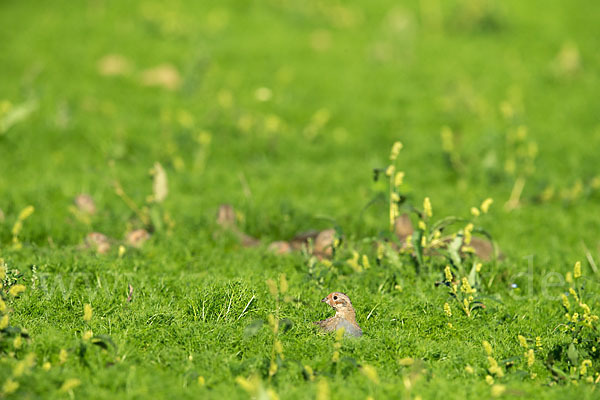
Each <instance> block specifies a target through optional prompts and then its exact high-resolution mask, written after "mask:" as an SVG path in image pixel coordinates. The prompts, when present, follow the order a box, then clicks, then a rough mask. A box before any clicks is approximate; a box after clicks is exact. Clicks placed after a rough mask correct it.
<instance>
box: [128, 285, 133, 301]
mask: <svg viewBox="0 0 600 400" xmlns="http://www.w3.org/2000/svg"><path fill="white" fill-rule="evenodd" d="M127 287H128V289H129V294H128V295H127V302H128V303H131V301H132V300H133V286H131V283H129V284H128V285H127Z"/></svg>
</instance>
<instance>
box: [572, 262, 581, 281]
mask: <svg viewBox="0 0 600 400" xmlns="http://www.w3.org/2000/svg"><path fill="white" fill-rule="evenodd" d="M579 277H581V261H577V262H576V263H575V267H573V278H575V279H577V278H579Z"/></svg>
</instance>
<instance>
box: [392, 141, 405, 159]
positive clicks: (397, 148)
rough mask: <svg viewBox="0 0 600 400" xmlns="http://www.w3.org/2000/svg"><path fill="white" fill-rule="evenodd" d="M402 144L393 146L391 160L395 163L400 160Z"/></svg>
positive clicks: (395, 143)
mask: <svg viewBox="0 0 600 400" xmlns="http://www.w3.org/2000/svg"><path fill="white" fill-rule="evenodd" d="M402 147H403V146H402V142H394V145H393V146H392V151H391V152H390V160H392V161H394V160H395V159H397V158H398V154H400V150H402Z"/></svg>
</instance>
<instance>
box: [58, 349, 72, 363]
mask: <svg viewBox="0 0 600 400" xmlns="http://www.w3.org/2000/svg"><path fill="white" fill-rule="evenodd" d="M67 358H69V353H67V351H66V350H65V349H60V351H59V352H58V363H59V364H64V363H66V362H67Z"/></svg>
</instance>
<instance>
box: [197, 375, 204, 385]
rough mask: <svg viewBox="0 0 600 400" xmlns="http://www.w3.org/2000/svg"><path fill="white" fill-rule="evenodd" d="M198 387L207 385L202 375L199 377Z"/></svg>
mask: <svg viewBox="0 0 600 400" xmlns="http://www.w3.org/2000/svg"><path fill="white" fill-rule="evenodd" d="M198 385H200V386H204V385H206V380H205V379H204V377H203V376H202V375H200V376H199V377H198Z"/></svg>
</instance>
